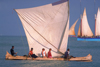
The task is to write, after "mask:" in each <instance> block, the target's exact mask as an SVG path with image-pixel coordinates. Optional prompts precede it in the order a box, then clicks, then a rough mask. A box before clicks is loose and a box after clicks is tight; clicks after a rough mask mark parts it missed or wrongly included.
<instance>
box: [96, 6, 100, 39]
mask: <svg viewBox="0 0 100 67" xmlns="http://www.w3.org/2000/svg"><path fill="white" fill-rule="evenodd" d="M95 36H97V37H98V36H100V8H98V12H97V16H96V18H95Z"/></svg>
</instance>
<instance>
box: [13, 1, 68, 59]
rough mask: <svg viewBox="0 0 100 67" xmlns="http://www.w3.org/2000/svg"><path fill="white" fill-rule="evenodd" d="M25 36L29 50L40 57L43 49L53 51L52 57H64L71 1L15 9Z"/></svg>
mask: <svg viewBox="0 0 100 67" xmlns="http://www.w3.org/2000/svg"><path fill="white" fill-rule="evenodd" d="M15 11H16V12H17V14H18V16H19V18H20V20H21V22H22V25H23V28H24V30H25V34H26V37H27V41H28V45H29V49H31V48H33V53H35V54H36V55H38V56H40V54H41V51H42V48H45V50H46V52H48V51H49V48H51V49H52V56H53V57H55V56H62V53H64V52H65V51H66V49H67V41H68V30H69V1H68V0H60V1H58V2H55V3H52V4H47V5H43V6H39V7H34V8H26V9H15Z"/></svg>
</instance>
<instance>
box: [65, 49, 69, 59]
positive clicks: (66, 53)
mask: <svg viewBox="0 0 100 67" xmlns="http://www.w3.org/2000/svg"><path fill="white" fill-rule="evenodd" d="M69 53H70V52H69V49H67V51H66V52H65V56H64V58H65V59H69Z"/></svg>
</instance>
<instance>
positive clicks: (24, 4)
mask: <svg viewBox="0 0 100 67" xmlns="http://www.w3.org/2000/svg"><path fill="white" fill-rule="evenodd" d="M56 1H59V0H0V35H2V36H24V35H25V33H24V29H23V27H22V24H21V21H20V19H19V17H18V15H17V13H16V12H15V11H14V10H13V9H22V8H30V7H36V6H41V5H46V4H49V3H53V2H56ZM98 7H100V0H69V8H70V26H69V27H71V25H72V24H73V23H74V22H75V21H76V20H77V19H78V18H80V15H81V14H83V10H84V8H86V13H87V18H88V23H89V25H90V28H91V29H92V32H93V33H94V28H95V27H94V26H95V25H94V24H95V16H94V15H95V14H96V13H97V10H98ZM79 24H80V19H79V21H78V22H77V24H76V27H75V33H76V34H77V31H78V28H79Z"/></svg>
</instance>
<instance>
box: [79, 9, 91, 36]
mask: <svg viewBox="0 0 100 67" xmlns="http://www.w3.org/2000/svg"><path fill="white" fill-rule="evenodd" d="M81 26H82V27H81V28H82V29H81V30H82V36H87V37H90V36H93V33H92V31H91V29H90V26H89V24H88V20H87V15H86V8H85V9H84V12H83V17H82V24H81Z"/></svg>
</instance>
